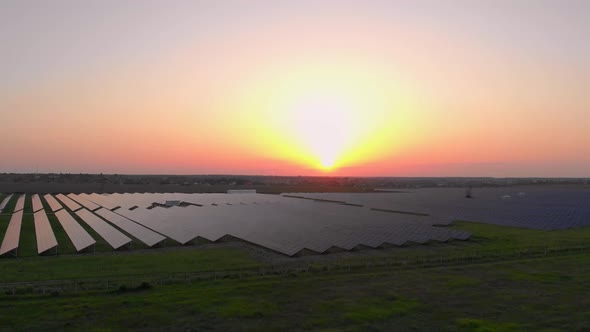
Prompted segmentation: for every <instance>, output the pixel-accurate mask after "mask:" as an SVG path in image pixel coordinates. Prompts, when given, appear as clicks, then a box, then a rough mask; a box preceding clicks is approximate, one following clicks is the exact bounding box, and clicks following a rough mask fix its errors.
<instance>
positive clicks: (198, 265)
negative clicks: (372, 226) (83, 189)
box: [0, 222, 590, 331]
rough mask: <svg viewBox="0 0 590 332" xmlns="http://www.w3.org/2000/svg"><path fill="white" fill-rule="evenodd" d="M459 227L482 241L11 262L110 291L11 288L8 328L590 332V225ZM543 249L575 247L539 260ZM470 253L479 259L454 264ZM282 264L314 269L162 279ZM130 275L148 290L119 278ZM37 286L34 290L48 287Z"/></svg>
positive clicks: (32, 273)
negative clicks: (300, 253) (101, 284)
mask: <svg viewBox="0 0 590 332" xmlns="http://www.w3.org/2000/svg"><path fill="white" fill-rule="evenodd" d="M451 227H454V228H458V229H463V230H468V231H470V232H472V233H473V234H474V235H473V237H472V239H471V240H469V241H465V242H462V241H453V242H450V243H448V244H432V245H425V246H408V247H403V248H391V249H384V250H361V251H359V252H354V253H339V254H331V255H320V256H317V255H316V256H308V257H301V258H295V259H293V258H286V257H280V255H275V254H270V253H267V254H265V255H262V254H261V252H264V251H263V250H262V249H260V252H257V251H256V250H253V249H250V250H242V249H240V248H239V247H238V246H236V247H232V246H228V245H227V244H219V245H206V246H195V247H182V248H161V249H156V250H143V251H135V252H117V253H108V254H107V253H96V254H92V253H90V254H85V255H61V256H57V257H29V258H17V259H3V260H1V261H0V276H1V277H0V280H1V281H2V283H8V282H15V281H21V282H22V281H33V282H37V281H40V280H55V279H60V280H66V283H68V281H67V280H68V279H72V280H76V282H81V283H83V282H84V280H85V279H84V278H94V279H98V280H104V281H105V282H107V283H108V282H110V286H107V287H105V288H104V289H93V290H83V289H79V290H77V291H72V290H66V289H64V290H63V291H60V290H56V289H50V290H48V291H47V292H46V293H45V294H42V293H40V292H39V291H32V290H31V289H28V290H27V288H24V289H18V287H17V288H16V290H15V291H14V292H12V291H10V287H9V288H4V292H3V294H2V295H0V322H1V323H0V329H5V328H7V329H13V330H31V329H33V330H41V329H42V330H64V329H65V330H121V329H139V330H151V329H172V330H187V329H192V330H251V331H259V330H271V331H272V330H344V331H367V330H369V331H370V330H375V331H377V330H379V331H381V330H387V331H406V330H408V331H409V330H437V331H445V330H448V331H454V330H460V331H461V330H462V331H531V330H540V331H542V330H545V331H558V330H561V331H583V330H584V329H586V328H587V327H588V326H590V311H588V310H587V309H586V308H589V307H590V297H588V296H587V293H588V289H590V253H589V252H588V248H587V247H584V246H583V244H584V243H586V244H588V243H590V228H580V229H569V230H560V231H551V232H547V231H540V230H527V229H519V228H510V227H502V226H495V225H485V224H478V223H467V222H457V223H455V224H454V225H453V226H451ZM543 247H545V248H553V249H558V248H574V250H571V251H566V252H560V251H555V252H551V251H550V252H549V253H545V254H539V255H529V254H527V253H531V252H532V251H534V250H537V249H538V248H543ZM576 247H580V248H581V250H579V251H578V250H575V248H576ZM535 248H537V249H535ZM487 253H488V254H490V255H489V256H486V255H487ZM273 255H275V256H276V257H275V256H273ZM262 256H263V257H262ZM461 256H463V257H465V256H473V259H469V260H459V261H457V260H452V259H450V260H447V259H444V258H452V257H461ZM436 257H438V258H441V259H440V263H436V264H430V265H429V264H415V265H407V266H404V265H385V266H381V267H379V266H376V265H371V263H370V262H374V263H377V262H380V261H388V260H389V261H394V262H399V261H400V260H404V261H408V262H411V261H416V262H420V261H421V260H423V261H424V260H428V259H431V260H432V261H434V262H437V259H436ZM367 263H369V264H367ZM365 264H366V265H365ZM271 265H274V266H279V265H280V266H293V267H299V268H301V267H307V270H305V271H306V272H302V271H303V270H300V271H299V270H296V269H294V270H293V272H288V273H280V274H273V273H266V274H264V275H259V274H247V273H245V274H244V276H241V275H240V277H237V276H236V274H235V273H234V275H233V276H231V277H225V278H224V277H217V278H203V279H199V278H197V279H194V278H193V279H190V280H189V279H187V280H186V281H182V278H181V279H180V280H176V281H171V282H169V283H167V282H161V281H162V279H161V278H160V279H159V280H160V281H154V280H158V279H153V278H151V277H150V275H154V274H162V275H166V274H170V275H173V274H179V273H198V272H200V271H226V272H227V271H242V270H243V271H255V270H257V269H261V270H265V269H266V270H267V271H269V269H270V268H271ZM347 265H348V266H352V267H353V268H352V269H350V270H349V269H346V268H345V267H346V266H347ZM338 266H339V267H340V268H336V267H338ZM343 267H344V268H343ZM124 276H135V277H133V278H132V279H133V280H136V281H137V282H135V283H129V282H128V281H127V280H123V281H121V280H122V279H117V278H118V277H124ZM141 281H145V283H144V284H143V285H141ZM48 282H49V281H48ZM4 285H6V284H4ZM32 285H33V286H30V285H29V286H26V287H32V288H35V287H37V288H38V287H39V286H34V285H35V283H33V284H32ZM41 287H43V286H41Z"/></svg>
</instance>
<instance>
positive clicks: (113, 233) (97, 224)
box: [76, 209, 131, 249]
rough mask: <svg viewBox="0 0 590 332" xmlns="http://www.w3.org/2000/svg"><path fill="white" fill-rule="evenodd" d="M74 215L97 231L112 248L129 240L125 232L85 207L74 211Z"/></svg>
mask: <svg viewBox="0 0 590 332" xmlns="http://www.w3.org/2000/svg"><path fill="white" fill-rule="evenodd" d="M76 215H78V217H80V218H81V219H82V220H83V221H84V222H85V223H86V224H88V226H90V227H91V228H92V229H93V230H94V231H95V232H96V233H98V235H100V236H101V237H102V238H103V239H104V240H105V241H106V242H107V243H108V244H109V245H110V246H111V247H113V249H118V248H120V247H122V246H124V245H126V244H129V243H130V242H131V239H130V238H129V237H127V236H126V235H125V234H123V233H121V232H119V231H118V230H117V229H116V228H114V227H113V226H111V225H110V224H109V223H107V222H106V221H104V220H102V219H100V218H99V217H97V216H96V215H95V214H93V213H92V212H90V211H88V210H86V209H81V210H78V211H76Z"/></svg>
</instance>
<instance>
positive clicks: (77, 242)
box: [55, 209, 96, 252]
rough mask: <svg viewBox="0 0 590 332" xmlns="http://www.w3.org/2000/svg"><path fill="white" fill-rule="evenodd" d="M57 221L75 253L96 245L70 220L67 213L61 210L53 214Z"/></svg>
mask: <svg viewBox="0 0 590 332" xmlns="http://www.w3.org/2000/svg"><path fill="white" fill-rule="evenodd" d="M55 216H56V217H57V220H58V221H59V223H60V224H61V226H62V227H63V229H64V231H65V232H66V234H68V237H69V238H70V240H71V241H72V244H73V245H74V247H75V248H76V251H78V252H80V251H81V250H84V249H86V248H88V247H90V246H92V245H93V244H95V243H96V241H94V239H93V238H92V236H90V234H88V232H86V230H85V229H84V228H83V227H82V226H80V224H78V222H77V221H76V220H75V219H74V218H72V216H71V215H70V214H69V212H68V211H66V210H64V209H61V210H59V211H57V212H56V213H55Z"/></svg>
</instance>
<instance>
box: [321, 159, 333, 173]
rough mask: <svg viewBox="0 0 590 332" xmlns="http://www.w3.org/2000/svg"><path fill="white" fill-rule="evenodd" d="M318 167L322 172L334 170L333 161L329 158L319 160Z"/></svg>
mask: <svg viewBox="0 0 590 332" xmlns="http://www.w3.org/2000/svg"><path fill="white" fill-rule="evenodd" d="M320 165H321V167H322V169H323V170H324V171H330V170H332V169H333V168H334V160H333V159H329V158H324V159H322V160H320Z"/></svg>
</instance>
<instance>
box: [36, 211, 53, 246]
mask: <svg viewBox="0 0 590 332" xmlns="http://www.w3.org/2000/svg"><path fill="white" fill-rule="evenodd" d="M34 218H35V219H34V220H35V235H36V237H37V253H39V254H42V253H44V252H46V251H48V250H50V249H53V248H56V247H57V240H56V239H55V235H54V234H53V230H52V229H51V224H49V220H48V219H47V215H46V214H45V211H44V210H41V211H38V212H36V213H35V214H34Z"/></svg>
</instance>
